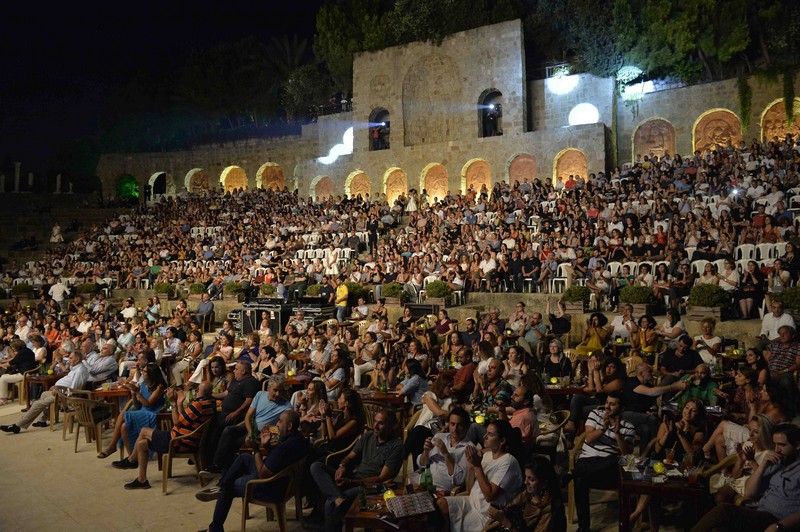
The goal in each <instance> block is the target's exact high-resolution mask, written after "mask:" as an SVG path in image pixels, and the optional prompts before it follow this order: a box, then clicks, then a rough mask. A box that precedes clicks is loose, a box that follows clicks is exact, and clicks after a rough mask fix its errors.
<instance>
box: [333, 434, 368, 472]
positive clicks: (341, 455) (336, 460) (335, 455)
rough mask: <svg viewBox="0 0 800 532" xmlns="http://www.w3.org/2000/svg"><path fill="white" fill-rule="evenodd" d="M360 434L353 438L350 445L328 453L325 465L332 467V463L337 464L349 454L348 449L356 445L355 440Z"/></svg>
mask: <svg viewBox="0 0 800 532" xmlns="http://www.w3.org/2000/svg"><path fill="white" fill-rule="evenodd" d="M360 437H361V436H358V437H357V438H355V439H354V440H353V441H352V442H351V443H350V445H348V446H347V447H345V448H344V449H342V450H340V451H336V452H335V453H330V454H329V455H328V456H326V457H325V465H326V466H331V467H333V466H334V465H339V462H341V461H342V458H344V457H345V456H347V455H348V454H350V451H352V450H353V447H355V446H356V442H357V441H358V439H359V438H360Z"/></svg>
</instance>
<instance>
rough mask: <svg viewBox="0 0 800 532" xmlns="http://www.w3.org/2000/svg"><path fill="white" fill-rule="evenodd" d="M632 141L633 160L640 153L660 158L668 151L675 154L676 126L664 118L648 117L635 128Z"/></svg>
mask: <svg viewBox="0 0 800 532" xmlns="http://www.w3.org/2000/svg"><path fill="white" fill-rule="evenodd" d="M631 142H632V146H633V149H632V150H631V160H632V161H635V160H636V157H637V156H638V155H641V156H642V157H644V156H645V155H647V156H650V157H652V156H656V157H658V158H661V157H663V156H664V155H666V154H667V153H669V154H671V155H675V152H676V147H675V146H676V144H675V128H674V127H673V126H672V124H671V123H669V122H668V121H667V120H665V119H663V118H648V119H647V120H645V121H644V122H642V123H641V124H639V126H638V127H637V128H636V129H635V130H634V132H633V135H632V137H631Z"/></svg>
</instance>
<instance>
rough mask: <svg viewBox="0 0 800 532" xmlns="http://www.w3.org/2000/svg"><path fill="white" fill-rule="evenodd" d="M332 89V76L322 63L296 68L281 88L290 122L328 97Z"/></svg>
mask: <svg viewBox="0 0 800 532" xmlns="http://www.w3.org/2000/svg"><path fill="white" fill-rule="evenodd" d="M331 91H332V83H331V79H330V76H328V73H327V72H326V71H325V69H324V67H323V66H322V65H320V64H307V65H303V66H300V67H297V68H296V69H294V71H293V72H292V73H291V74H290V75H289V77H288V79H287V80H286V81H285V82H284V84H283V87H282V88H281V105H282V106H283V109H284V110H285V111H286V119H287V120H288V121H290V122H292V121H295V120H298V119H299V118H301V117H303V116H305V115H306V112H307V111H308V109H309V108H310V107H314V106H316V105H317V104H319V102H323V101H325V100H326V99H327V96H328V95H329V94H330V93H331Z"/></svg>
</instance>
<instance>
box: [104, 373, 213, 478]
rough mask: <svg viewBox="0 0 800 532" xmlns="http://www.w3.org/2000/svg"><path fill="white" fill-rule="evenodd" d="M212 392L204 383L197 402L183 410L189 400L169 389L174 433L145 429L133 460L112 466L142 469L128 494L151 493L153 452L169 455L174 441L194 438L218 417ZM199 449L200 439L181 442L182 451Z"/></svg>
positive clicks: (206, 382) (132, 454)
mask: <svg viewBox="0 0 800 532" xmlns="http://www.w3.org/2000/svg"><path fill="white" fill-rule="evenodd" d="M211 388H212V386H211V383H210V382H208V381H203V382H202V383H201V384H200V387H199V388H197V399H195V400H194V401H192V402H191V403H189V405H188V406H187V407H186V408H184V406H183V402H184V399H185V396H184V395H183V390H178V392H177V393H176V392H175V391H174V389H172V388H167V398H168V399H169V402H170V404H171V405H172V423H173V426H172V430H171V431H169V432H167V431H165V430H155V429H151V428H150V427H144V428H142V431H141V432H140V433H139V438H137V440H136V444H135V445H134V450H133V452H132V453H131V456H130V458H123V459H122V460H118V461H116V462H112V463H111V465H112V466H114V467H116V468H117V469H137V468H138V469H139V476H137V477H136V478H135V479H133V480H132V481H131V482H128V483H127V484H125V489H126V490H135V489H150V482H148V481H147V463H148V461H149V459H150V451H154V452H157V453H166V452H167V451H169V442H170V440H172V438H177V437H178V436H185V435H187V434H191V433H192V432H194V431H195V430H197V428H198V427H199V426H200V425H202V424H203V423H205V422H206V420H208V419H209V418H210V417H211V416H212V415H213V414H214V409H215V408H216V402H215V401H214V399H212V398H211ZM198 445H200V438H199V437H193V438H187V439H185V440H182V441H181V445H180V447H179V449H180V450H190V449H194V448H196V447H197V446H198ZM164 467H166V465H165V466H164Z"/></svg>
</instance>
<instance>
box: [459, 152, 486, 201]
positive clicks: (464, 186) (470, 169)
mask: <svg viewBox="0 0 800 532" xmlns="http://www.w3.org/2000/svg"><path fill="white" fill-rule="evenodd" d="M484 185H486V190H487V191H488V193H491V191H492V167H491V166H489V163H487V162H486V161H485V160H483V159H470V160H469V161H467V164H465V165H464V167H463V168H462V169H461V192H462V193H465V194H466V192H467V190H469V189H470V187H472V190H474V191H475V193H476V194H480V193H481V189H482V188H483V186H484Z"/></svg>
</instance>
